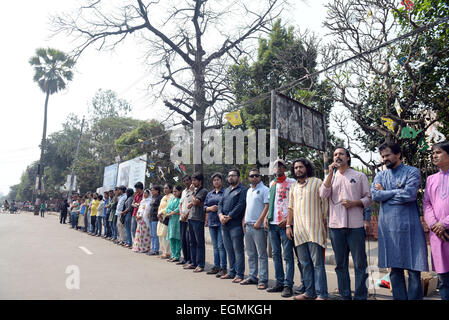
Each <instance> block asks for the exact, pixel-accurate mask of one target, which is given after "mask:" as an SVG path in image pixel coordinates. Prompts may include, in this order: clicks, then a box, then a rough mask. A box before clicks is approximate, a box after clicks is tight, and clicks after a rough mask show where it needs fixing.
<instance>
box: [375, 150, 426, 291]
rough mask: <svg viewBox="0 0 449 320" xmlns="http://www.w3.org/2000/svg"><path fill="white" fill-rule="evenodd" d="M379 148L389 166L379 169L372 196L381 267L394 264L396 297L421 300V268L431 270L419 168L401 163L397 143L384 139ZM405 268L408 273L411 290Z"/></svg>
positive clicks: (391, 276)
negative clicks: (376, 205) (376, 207)
mask: <svg viewBox="0 0 449 320" xmlns="http://www.w3.org/2000/svg"><path fill="white" fill-rule="evenodd" d="M379 151H380V155H381V157H382V161H383V163H384V165H386V167H387V168H388V169H387V170H384V171H381V172H379V173H377V175H376V177H375V178H374V182H373V185H372V187H371V192H372V195H373V200H374V201H379V202H380V213H379V240H378V241H379V247H378V248H379V268H391V272H390V281H391V286H392V289H393V298H394V299H395V300H407V299H408V300H421V299H422V298H423V292H422V285H421V271H428V270H429V267H428V263H427V245H426V238H425V235H424V230H423V227H422V224H421V221H420V219H419V210H418V204H417V202H416V194H417V193H418V188H419V186H420V172H419V170H418V169H417V168H415V167H410V166H407V165H404V164H403V163H402V151H401V147H400V146H399V145H398V144H396V143H385V144H383V145H382V146H380V148H379ZM404 269H406V270H407V271H408V274H409V282H408V283H409V285H408V292H407V290H406V285H405V278H404Z"/></svg>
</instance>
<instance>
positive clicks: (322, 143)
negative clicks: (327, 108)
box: [271, 91, 326, 151]
mask: <svg viewBox="0 0 449 320" xmlns="http://www.w3.org/2000/svg"><path fill="white" fill-rule="evenodd" d="M271 117H272V119H271V127H272V129H278V132H279V138H282V139H285V140H288V141H290V142H292V143H298V144H301V145H303V146H306V147H310V148H314V149H317V150H320V151H325V149H326V127H325V121H324V116H323V114H322V113H321V112H318V111H316V110H313V109H311V108H309V107H307V106H306V105H304V104H302V103H300V102H298V101H295V100H293V99H290V98H289V97H287V96H285V95H282V94H279V93H276V92H274V91H273V92H272V93H271Z"/></svg>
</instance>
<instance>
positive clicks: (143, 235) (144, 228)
mask: <svg viewBox="0 0 449 320" xmlns="http://www.w3.org/2000/svg"><path fill="white" fill-rule="evenodd" d="M150 202H151V198H150V190H148V189H146V190H145V191H144V193H143V200H142V201H141V202H140V205H139V210H137V215H136V220H137V229H136V237H135V238H134V243H133V251H134V252H141V253H145V252H148V251H150V249H151V238H150V227H149V225H148V224H147V221H148V215H149V214H150Z"/></svg>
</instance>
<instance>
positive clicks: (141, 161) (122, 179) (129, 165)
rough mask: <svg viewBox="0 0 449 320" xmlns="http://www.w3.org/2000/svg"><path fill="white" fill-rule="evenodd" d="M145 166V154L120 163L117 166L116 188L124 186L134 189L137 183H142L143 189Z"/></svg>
mask: <svg viewBox="0 0 449 320" xmlns="http://www.w3.org/2000/svg"><path fill="white" fill-rule="evenodd" d="M146 166H147V155H146V154H145V155H143V156H140V157H137V158H134V159H131V160H128V161H125V162H122V163H120V164H119V166H118V177H117V186H125V187H127V188H133V189H134V185H135V184H136V183H137V182H142V183H143V185H144V187H145V170H146Z"/></svg>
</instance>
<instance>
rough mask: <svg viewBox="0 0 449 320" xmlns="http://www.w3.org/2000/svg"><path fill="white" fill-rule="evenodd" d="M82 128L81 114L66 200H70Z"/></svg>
mask: <svg viewBox="0 0 449 320" xmlns="http://www.w3.org/2000/svg"><path fill="white" fill-rule="evenodd" d="M83 128H84V116H83V121H82V122H81V132H80V137H79V139H78V145H77V146H76V152H75V160H74V161H73V163H72V174H71V176H70V185H69V193H68V195H67V201H68V202H70V200H71V199H72V186H73V179H74V176H75V169H76V164H77V162H78V153H79V151H80V144H81V136H82V135H83Z"/></svg>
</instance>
